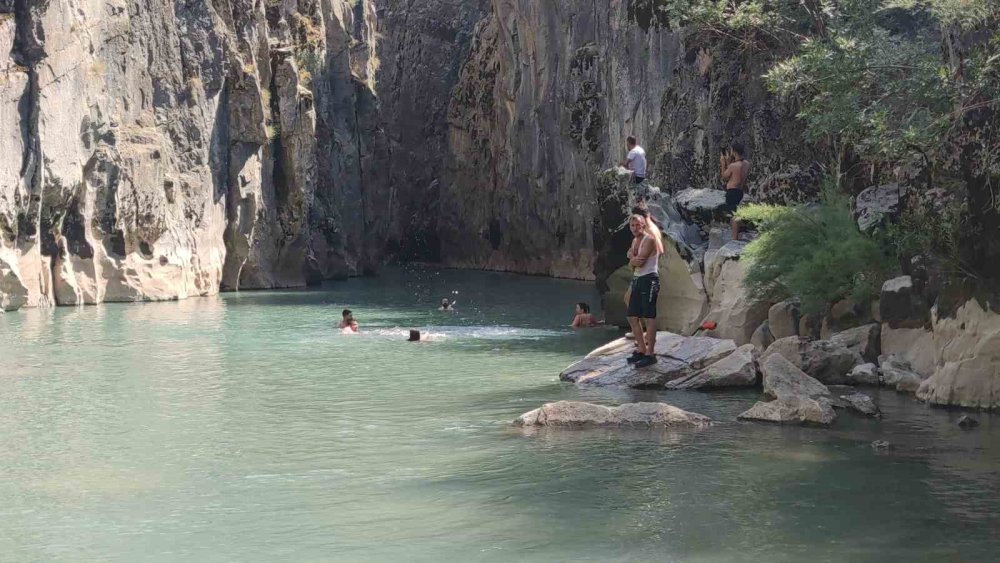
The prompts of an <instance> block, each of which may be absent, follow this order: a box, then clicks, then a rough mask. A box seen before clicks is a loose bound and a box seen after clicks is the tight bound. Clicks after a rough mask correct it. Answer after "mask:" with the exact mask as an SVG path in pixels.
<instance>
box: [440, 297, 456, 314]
mask: <svg viewBox="0 0 1000 563" xmlns="http://www.w3.org/2000/svg"><path fill="white" fill-rule="evenodd" d="M454 310H455V303H453V302H451V301H448V298H447V297H445V298H442V299H441V306H440V307H438V311H441V312H446V313H451V312H452V311H454Z"/></svg>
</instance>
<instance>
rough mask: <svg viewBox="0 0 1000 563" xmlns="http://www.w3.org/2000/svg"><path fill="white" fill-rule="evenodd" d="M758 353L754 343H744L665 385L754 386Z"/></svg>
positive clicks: (694, 386)
mask: <svg viewBox="0 0 1000 563" xmlns="http://www.w3.org/2000/svg"><path fill="white" fill-rule="evenodd" d="M756 355H757V353H756V350H755V349H754V346H753V344H744V345H743V346H740V347H739V348H737V349H736V351H734V352H733V353H732V354H729V355H728V356H726V357H725V358H723V359H721V360H719V361H717V362H715V363H713V364H712V365H710V366H708V367H706V368H702V369H700V370H698V371H696V372H694V373H692V374H691V375H687V376H682V377H679V378H677V379H675V380H673V381H670V382H668V383H667V384H666V385H664V387H666V388H667V389H719V388H723V387H753V386H754V385H756V384H757V361H756Z"/></svg>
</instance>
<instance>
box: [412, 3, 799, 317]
mask: <svg viewBox="0 0 1000 563" xmlns="http://www.w3.org/2000/svg"><path fill="white" fill-rule="evenodd" d="M661 20H662V21H661ZM766 68H767V64H766V63H765V62H764V61H763V60H760V59H759V58H757V57H753V56H750V55H749V54H747V55H746V56H733V51H732V47H731V46H730V45H728V44H726V43H725V42H724V41H720V40H717V39H713V38H711V37H706V36H704V35H702V34H699V33H697V32H696V31H695V30H691V29H683V28H676V27H675V26H674V25H672V24H671V23H670V22H668V21H666V19H665V18H662V17H661V14H660V13H659V11H658V10H657V9H656V8H655V7H654V6H652V5H651V4H650V5H647V6H639V5H637V4H636V3H631V2H620V3H612V4H610V5H607V6H603V7H600V9H596V10H595V7H594V5H593V4H592V3H588V2H582V1H580V0H558V1H553V2H541V3H539V2H535V1H529V0H494V1H493V2H492V5H491V9H490V12H489V14H488V16H487V17H486V19H485V20H484V21H483V22H482V23H480V24H479V25H478V26H477V28H476V32H475V36H474V38H473V42H472V47H471V52H470V55H469V59H468V61H467V62H466V63H465V64H464V66H463V67H462V70H461V73H460V76H459V79H458V83H457V85H456V87H455V89H454V92H453V96H452V99H451V103H450V105H449V108H448V126H449V134H448V140H449V141H448V152H449V153H450V154H449V155H448V156H447V160H448V165H447V170H446V173H445V174H444V179H443V181H442V182H441V184H440V190H439V192H438V193H436V194H432V195H431V198H432V199H433V200H435V201H436V202H437V204H436V208H437V209H439V214H438V215H437V220H438V223H439V229H438V234H439V238H440V240H441V245H442V246H441V254H442V259H443V260H444V261H445V263H447V264H449V265H455V266H462V267H480V268H489V269H499V270H511V271H523V272H530V273H538V274H549V275H557V276H568V277H579V278H583V279H590V278H592V277H597V281H598V283H599V284H602V283H604V281H605V280H606V279H608V278H607V277H606V276H610V274H611V273H612V272H614V271H615V270H617V269H618V268H619V267H621V266H623V265H624V260H623V259H622V257H623V256H624V252H625V250H626V249H627V241H626V246H625V247H624V248H622V247H618V248H613V249H611V250H609V251H608V254H607V256H613V257H614V258H615V259H617V260H618V263H617V265H614V264H609V266H612V267H608V268H606V271H603V272H602V273H595V270H597V269H600V270H605V268H604V267H600V266H599V265H598V264H597V263H599V262H600V261H601V260H602V256H601V255H599V256H598V257H597V258H596V262H597V263H595V258H594V256H593V255H592V249H598V250H599V251H600V249H601V248H602V246H603V245H602V243H601V241H600V240H599V239H600V238H601V237H602V236H604V235H603V234H602V232H607V230H608V229H614V228H617V227H618V226H620V225H621V224H622V223H623V219H624V217H623V215H621V214H620V213H619V214H618V215H617V216H615V217H610V216H605V215H604V213H603V203H604V200H605V199H606V192H604V191H603V190H602V188H601V186H600V185H599V184H600V181H601V180H600V179H599V178H598V177H597V176H595V174H594V171H595V170H601V169H604V168H607V167H608V166H609V165H610V164H612V163H614V162H617V161H618V160H620V159H621V158H622V157H623V156H624V152H625V147H624V139H625V137H626V136H627V135H629V134H634V135H636V136H637V137H638V138H639V141H640V144H642V145H644V146H645V147H646V148H647V149H648V154H649V157H650V158H649V164H650V171H649V178H650V179H652V180H654V183H657V182H655V181H656V180H659V179H663V181H662V182H660V183H658V185H660V186H661V188H662V189H663V190H664V191H665V192H668V193H674V192H676V191H678V188H681V187H684V188H687V187H690V188H696V189H708V188H718V187H719V178H718V155H719V154H720V152H721V149H722V148H723V146H724V145H725V144H728V143H730V142H731V141H733V140H740V141H743V142H744V143H745V144H746V145H747V146H748V149H749V152H750V154H751V156H750V157H751V158H752V159H753V161H754V167H755V175H754V176H753V177H752V178H751V183H752V184H755V183H756V181H757V177H758V175H759V176H761V177H763V176H764V175H768V174H771V173H773V172H778V171H780V170H783V169H788V168H791V167H793V166H795V165H796V164H797V163H801V164H803V165H808V163H809V162H811V160H812V155H811V154H810V152H811V151H810V150H809V148H808V147H807V146H804V144H803V143H801V142H800V141H799V140H798V139H801V136H800V133H801V123H800V122H798V121H796V120H795V119H794V117H793V116H792V115H791V113H790V112H788V113H785V109H784V108H783V107H782V106H781V105H780V104H777V103H774V102H773V98H772V97H771V94H770V93H769V92H768V91H767V88H766V86H765V85H764V83H763V81H762V80H760V79H759V78H757V77H760V76H762V75H763V73H764V72H765V71H766ZM748 77H749V78H748ZM747 107H754V108H756V109H755V111H753V112H747V111H746V108H747ZM733 132H737V133H736V135H737V136H736V138H734V137H733ZM711 195H714V197H716V198H717V197H718V196H719V194H711ZM435 196H436V197H435ZM602 254H603V253H602ZM677 266H680V264H677ZM663 287H664V288H668V287H669V284H666V283H665V284H663ZM601 289H602V291H603V290H604V288H603V287H602V288H601ZM703 314H704V313H703ZM752 328H756V327H752ZM671 329H672V330H677V329H676V328H675V327H671ZM751 330H752V329H751Z"/></svg>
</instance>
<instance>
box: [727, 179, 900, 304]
mask: <svg viewBox="0 0 1000 563" xmlns="http://www.w3.org/2000/svg"><path fill="white" fill-rule="evenodd" d="M737 217H738V218H739V219H742V220H744V221H749V222H752V223H754V224H755V225H756V226H757V228H758V229H760V231H761V235H760V237H759V238H758V239H757V240H755V241H753V242H751V243H750V245H749V246H747V249H746V252H745V254H744V256H746V258H747V259H748V261H749V264H748V267H747V273H746V277H745V278H744V285H745V286H746V288H747V289H748V290H749V292H750V294H751V295H753V296H754V297H756V298H758V299H766V300H771V301H780V300H782V299H787V298H789V297H797V298H799V300H800V301H801V302H802V309H803V311H804V312H807V313H819V312H822V311H823V310H825V309H826V307H828V306H829V305H830V304H832V303H834V302H836V301H838V300H840V299H843V298H846V297H850V298H853V299H854V300H856V301H858V302H864V301H867V300H869V299H871V298H872V297H873V296H874V295H875V293H876V292H877V291H878V289H879V288H880V287H881V285H882V282H883V281H884V280H885V279H886V277H887V274H888V272H889V271H890V268H889V266H888V265H889V260H888V259H887V258H886V256H885V255H884V253H883V252H882V249H881V247H880V246H879V244H878V243H877V242H876V241H874V240H872V239H870V238H868V237H866V236H865V235H864V234H862V233H861V232H860V231H858V227H857V225H856V224H855V222H854V218H853V216H852V214H851V210H850V208H849V206H848V203H847V200H846V198H844V197H843V196H840V195H836V194H835V193H834V191H833V190H832V189H829V188H828V189H826V190H825V191H824V194H823V197H822V200H821V203H820V204H818V205H812V206H804V205H799V206H791V207H785V206H773V205H748V206H746V207H744V208H741V209H740V211H739V213H738V214H737Z"/></svg>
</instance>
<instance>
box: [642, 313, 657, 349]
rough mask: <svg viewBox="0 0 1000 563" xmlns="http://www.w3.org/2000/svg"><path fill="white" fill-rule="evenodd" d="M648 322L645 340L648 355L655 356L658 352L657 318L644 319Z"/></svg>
mask: <svg viewBox="0 0 1000 563" xmlns="http://www.w3.org/2000/svg"><path fill="white" fill-rule="evenodd" d="M643 322H644V323H646V332H645V333H644V335H645V339H644V340H645V341H646V355H647V356H653V355H655V354H656V319H643Z"/></svg>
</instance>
